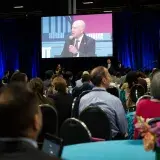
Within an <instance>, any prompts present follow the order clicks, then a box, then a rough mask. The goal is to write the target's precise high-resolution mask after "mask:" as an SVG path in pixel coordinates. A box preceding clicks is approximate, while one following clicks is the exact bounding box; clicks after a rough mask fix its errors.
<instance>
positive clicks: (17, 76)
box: [10, 72, 27, 82]
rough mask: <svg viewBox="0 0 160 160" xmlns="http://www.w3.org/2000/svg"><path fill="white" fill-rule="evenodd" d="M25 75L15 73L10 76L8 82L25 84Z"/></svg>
mask: <svg viewBox="0 0 160 160" xmlns="http://www.w3.org/2000/svg"><path fill="white" fill-rule="evenodd" d="M26 77H27V75H26V74H25V73H22V72H16V73H14V74H13V75H12V77H11V80H10V82H26Z"/></svg>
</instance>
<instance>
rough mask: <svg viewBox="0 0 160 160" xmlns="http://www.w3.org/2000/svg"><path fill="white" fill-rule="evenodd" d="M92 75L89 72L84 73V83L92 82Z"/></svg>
mask: <svg viewBox="0 0 160 160" xmlns="http://www.w3.org/2000/svg"><path fill="white" fill-rule="evenodd" d="M90 80H91V76H90V75H89V74H83V75H82V83H84V82H90Z"/></svg>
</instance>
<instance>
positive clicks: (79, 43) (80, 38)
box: [74, 34, 84, 57]
mask: <svg viewBox="0 0 160 160" xmlns="http://www.w3.org/2000/svg"><path fill="white" fill-rule="evenodd" d="M83 36H84V34H83V35H82V36H81V37H79V38H78V39H75V41H74V46H75V45H76V41H77V40H78V41H79V42H78V48H77V49H78V50H79V47H80V45H81V42H82V39H83ZM76 57H79V53H78V54H77V56H76Z"/></svg>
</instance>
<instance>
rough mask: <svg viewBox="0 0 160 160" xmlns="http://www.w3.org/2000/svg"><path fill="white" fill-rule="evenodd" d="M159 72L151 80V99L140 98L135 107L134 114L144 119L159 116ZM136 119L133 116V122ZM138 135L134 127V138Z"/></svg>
mask: <svg viewBox="0 0 160 160" xmlns="http://www.w3.org/2000/svg"><path fill="white" fill-rule="evenodd" d="M159 80H160V72H156V73H155V74H154V76H153V78H152V81H151V96H152V99H141V100H140V101H139V102H138V104H137V107H136V116H142V117H143V118H144V119H147V118H156V117H159V116H160V109H159V108H160V92H159V88H160V81H159ZM136 122H137V119H136V117H135V121H134V123H135V124H136ZM138 137H139V132H138V130H137V129H135V132H134V138H135V139H137V138H138Z"/></svg>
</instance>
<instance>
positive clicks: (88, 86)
mask: <svg viewBox="0 0 160 160" xmlns="http://www.w3.org/2000/svg"><path fill="white" fill-rule="evenodd" d="M82 83H83V84H82V86H81V87H75V88H74V89H73V92H72V96H73V97H78V96H79V95H80V94H81V93H82V92H83V91H87V90H92V88H93V85H92V83H91V81H90V75H89V74H84V75H82Z"/></svg>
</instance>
